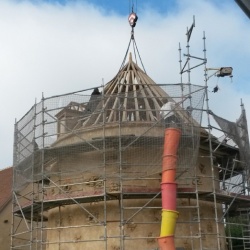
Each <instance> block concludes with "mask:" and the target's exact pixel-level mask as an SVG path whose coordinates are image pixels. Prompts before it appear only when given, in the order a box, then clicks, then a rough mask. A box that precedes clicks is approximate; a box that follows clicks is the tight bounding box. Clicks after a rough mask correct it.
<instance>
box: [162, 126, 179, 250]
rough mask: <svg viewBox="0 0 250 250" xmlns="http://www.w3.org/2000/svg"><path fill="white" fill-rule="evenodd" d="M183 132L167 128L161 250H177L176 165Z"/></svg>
mask: <svg viewBox="0 0 250 250" xmlns="http://www.w3.org/2000/svg"><path fill="white" fill-rule="evenodd" d="M180 136H181V131H180V130H179V129H177V128H166V129H165V139H164V150H163V159H162V182H161V199H162V221H161V234H160V237H159V238H158V244H159V247H160V250H175V244H174V233H175V226H176V220H177V218H178V214H179V213H178V212H177V211H176V190H177V184H176V183H175V177H176V163H177V150H178V147H179V141H180Z"/></svg>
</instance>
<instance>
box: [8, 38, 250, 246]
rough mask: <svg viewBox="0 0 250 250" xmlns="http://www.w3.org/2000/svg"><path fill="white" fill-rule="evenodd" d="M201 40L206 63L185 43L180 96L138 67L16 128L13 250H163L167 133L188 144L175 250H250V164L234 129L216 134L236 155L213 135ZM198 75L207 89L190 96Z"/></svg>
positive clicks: (46, 104) (58, 101) (39, 106)
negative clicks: (201, 71)
mask: <svg viewBox="0 0 250 250" xmlns="http://www.w3.org/2000/svg"><path fill="white" fill-rule="evenodd" d="M189 38H190V37H189ZM203 40H204V50H203V51H204V57H203V58H200V57H194V56H192V55H191V54H190V51H189V39H188V42H187V50H188V51H187V54H185V55H184V56H185V57H186V58H187V60H186V63H185V64H184V65H182V58H181V48H179V51H180V69H181V82H180V83H178V84H156V83H154V82H153V80H152V79H151V78H150V77H149V76H148V75H147V74H146V73H145V72H144V71H143V70H141V69H140V68H139V67H138V65H137V64H136V63H134V62H133V60H132V57H131V56H130V58H129V60H128V63H127V64H126V65H125V66H123V68H122V69H121V70H120V71H119V72H118V74H117V75H116V77H115V78H114V79H112V80H111V81H110V82H108V83H107V84H106V85H104V86H97V87H95V88H93V89H87V90H83V91H78V92H73V93H69V94H64V95H58V96H53V97H49V98H45V97H43V98H42V100H41V102H39V103H35V104H34V106H33V107H32V108H31V109H30V110H29V111H28V112H27V113H26V114H25V115H24V116H23V117H22V118H21V119H20V120H19V121H17V122H16V124H15V135H14V138H15V139H14V182H13V223H12V235H11V238H12V242H11V249H12V250H14V249H22V250H25V249H27V250H28V249H32V250H33V249H46V250H51V249H53V250H54V249H60V250H61V249H86V250H88V249H105V250H126V249H134V248H135V247H134V246H135V244H136V248H137V249H143V250H153V249H157V247H158V246H157V240H156V239H157V237H158V236H159V231H160V221H161V187H160V181H161V164H162V150H163V141H164V129H165V128H166V127H176V128H178V129H180V130H181V132H182V134H181V141H180V145H179V148H178V167H177V177H176V182H177V184H178V188H177V209H178V212H179V218H178V221H177V226H176V234H175V241H176V246H177V248H178V249H192V250H194V249H197V250H198V249H199V250H200V249H210V250H212V249H217V250H224V249H225V250H226V249H228V250H229V249H230V250H232V249H244V250H248V249H250V230H249V213H250V211H249V205H250V197H249V188H248V187H249V170H248V169H249V164H248V157H249V156H248V154H249V152H242V150H241V148H242V147H241V146H242V145H239V144H240V143H238V144H237V140H235V137H233V135H232V134H233V130H234V129H229V130H228V129H227V128H228V125H227V123H226V122H227V121H226V120H223V121H224V124H226V125H225V126H224V127H222V128H220V129H218V128H216V129H218V130H220V131H222V132H224V133H225V134H226V138H234V143H235V144H233V145H230V144H229V143H228V141H227V140H226V139H225V137H223V138H222V139H221V138H218V137H215V136H213V135H212V134H211V128H212V125H211V122H210V119H213V117H216V116H214V114H213V113H212V112H211V111H210V110H209V103H208V101H209V100H208V87H207V81H208V76H207V71H206V68H207V66H206V63H207V59H206V47H205V34H204V37H203ZM191 59H195V60H200V63H198V64H197V65H196V66H191V64H190V61H191ZM199 66H204V68H205V85H194V84H191V80H190V72H191V70H192V69H193V68H196V67H199ZM185 73H187V74H188V80H187V82H184V81H183V79H184V74H185ZM204 103H205V105H204ZM203 113H205V114H206V115H207V123H208V125H207V126H202V125H201V122H202V114H203ZM243 114H244V113H243ZM215 119H216V118H215ZM218 119H219V118H218ZM241 121H242V119H241ZM242 124H243V123H241V125H242ZM231 125H232V127H231V128H233V126H234V125H233V124H231ZM237 125H239V124H236V126H237ZM243 125H244V124H243ZM245 125H246V123H245ZM213 128H214V127H213ZM242 131H243V132H244V133H245V138H246V134H247V129H246V127H244V129H243V130H241V131H240V132H239V133H240V134H241V135H242V134H243V132H242ZM247 136H248V134H247ZM237 138H238V137H237ZM244 145H246V144H244ZM244 145H243V146H244ZM21 224H24V227H21V226H20V225H21Z"/></svg>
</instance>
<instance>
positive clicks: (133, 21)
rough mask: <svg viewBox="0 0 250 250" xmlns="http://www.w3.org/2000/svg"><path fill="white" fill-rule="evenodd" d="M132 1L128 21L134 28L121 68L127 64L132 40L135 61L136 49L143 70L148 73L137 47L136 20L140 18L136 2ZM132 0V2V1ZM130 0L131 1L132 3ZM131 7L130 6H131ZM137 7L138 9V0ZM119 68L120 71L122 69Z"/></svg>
mask: <svg viewBox="0 0 250 250" xmlns="http://www.w3.org/2000/svg"><path fill="white" fill-rule="evenodd" d="M131 1H132V12H131V13H130V15H129V17H128V22H129V24H130V26H131V28H132V30H131V36H130V40H129V44H128V48H127V51H126V54H125V57H124V59H123V61H122V64H121V67H120V70H121V69H122V67H123V66H124V64H125V61H126V58H127V55H128V51H129V48H130V45H131V41H132V42H133V50H134V55H135V61H136V64H137V57H136V51H137V53H138V56H139V59H140V62H141V65H142V67H143V70H144V72H145V73H146V70H145V67H144V65H143V63H142V59H141V56H140V52H139V50H138V47H137V44H136V41H135V35H134V27H135V26H136V22H137V20H138V16H137V15H136V13H135V12H134V2H133V0H131ZM131 1H130V2H131ZM130 2H129V3H130ZM129 7H130V6H129ZM136 9H137V0H136ZM120 70H119V71H120Z"/></svg>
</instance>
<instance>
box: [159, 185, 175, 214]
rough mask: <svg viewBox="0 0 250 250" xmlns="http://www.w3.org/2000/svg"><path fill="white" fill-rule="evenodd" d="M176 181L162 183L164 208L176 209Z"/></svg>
mask: <svg viewBox="0 0 250 250" xmlns="http://www.w3.org/2000/svg"><path fill="white" fill-rule="evenodd" d="M176 186H177V184H176V183H174V182H173V183H161V202H162V209H166V210H176V189H177V188H176Z"/></svg>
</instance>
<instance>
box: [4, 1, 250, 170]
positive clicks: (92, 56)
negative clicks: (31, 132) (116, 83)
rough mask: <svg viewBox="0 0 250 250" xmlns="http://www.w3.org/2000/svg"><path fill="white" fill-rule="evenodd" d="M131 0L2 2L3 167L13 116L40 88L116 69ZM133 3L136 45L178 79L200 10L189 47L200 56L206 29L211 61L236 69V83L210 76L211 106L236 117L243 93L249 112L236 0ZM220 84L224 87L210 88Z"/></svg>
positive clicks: (158, 76) (244, 25) (243, 28)
mask: <svg viewBox="0 0 250 250" xmlns="http://www.w3.org/2000/svg"><path fill="white" fill-rule="evenodd" d="M131 2H132V0H130V1H129V0H119V1H118V0H105V1H104V0H88V1H83V0H82V1H66V0H61V1H53V0H47V1H42V0H34V1H31V0H30V1H28V0H27V1H25V0H24V1H17V0H16V1H15V0H1V1H0V86H1V87H0V88H1V89H0V95H1V97H0V102H1V123H0V148H1V157H0V168H5V167H8V166H11V165H12V154H13V134H14V122H15V118H16V119H17V120H19V119H20V118H21V117H22V116H23V115H24V114H25V113H26V112H27V111H28V110H29V109H30V108H31V106H32V105H33V104H34V103H35V99H37V101H40V100H41V97H42V93H44V95H45V97H49V96H51V95H58V94H63V93H67V92H73V91H77V90H82V89H85V88H89V87H94V86H97V85H101V83H102V78H104V81H105V82H108V81H109V80H110V79H111V78H113V76H115V75H116V73H117V71H118V70H119V68H120V65H121V63H122V60H123V58H124V55H125V52H126V49H127V46H128V42H129V38H130V30H131V28H130V26H129V25H128V22H127V16H128V14H129V7H131ZM218 2H219V5H218ZM134 8H135V11H136V12H137V14H138V16H139V20H138V22H137V26H136V28H135V38H136V42H137V46H138V48H139V51H140V54H141V57H142V60H143V64H144V66H145V68H146V71H147V73H148V75H149V76H151V78H153V79H154V80H155V82H157V83H177V82H179V81H180V76H179V62H178V61H179V52H178V46H179V42H180V43H181V47H182V50H183V53H184V52H185V46H186V37H185V33H186V29H187V27H190V25H191V24H192V21H193V15H195V19H196V27H195V29H194V30H193V34H192V37H191V41H190V45H191V47H190V50H191V54H193V55H195V56H198V57H203V40H202V38H203V31H205V33H206V48H207V58H208V67H221V66H231V67H233V69H234V71H233V75H234V77H233V80H232V82H231V80H230V79H229V78H223V79H221V78H220V79H219V78H216V77H212V78H211V79H210V81H209V91H210V92H209V94H210V108H211V109H212V110H213V111H214V112H215V113H217V114H218V115H222V116H224V117H225V118H226V119H229V120H232V121H235V120H236V119H237V118H238V117H239V115H240V99H241V98H242V99H243V102H244V104H245V107H246V111H247V115H248V118H249V117H250V98H249V97H250V84H249V79H250V78H249V72H250V71H249V65H250V46H249V44H250V20H249V19H248V18H247V17H246V16H245V14H244V13H243V12H242V11H241V9H240V8H239V7H238V5H237V4H236V3H235V2H234V1H233V0H224V1H223V0H220V1H217V0H192V1H190V0H168V1H166V0H138V1H137V3H136V1H134ZM200 73H201V74H200ZM202 74H203V73H202V70H201V71H200V72H198V71H194V73H192V74H191V81H192V83H194V84H200V85H203V84H204V82H203V75H202ZM217 84H218V86H219V91H218V92H217V93H212V92H211V91H212V90H213V88H214V87H215V86H216V85H217ZM249 119H250V118H249ZM249 123H250V122H249Z"/></svg>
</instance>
